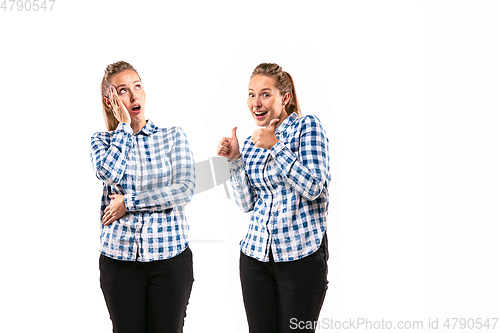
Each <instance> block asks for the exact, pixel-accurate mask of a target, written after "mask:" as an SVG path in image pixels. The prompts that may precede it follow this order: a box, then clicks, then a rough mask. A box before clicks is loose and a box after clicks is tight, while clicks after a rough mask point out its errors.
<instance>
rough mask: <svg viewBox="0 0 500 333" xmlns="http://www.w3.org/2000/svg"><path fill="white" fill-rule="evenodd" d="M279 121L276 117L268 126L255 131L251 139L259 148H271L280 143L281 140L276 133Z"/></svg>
mask: <svg viewBox="0 0 500 333" xmlns="http://www.w3.org/2000/svg"><path fill="white" fill-rule="evenodd" d="M277 122H279V119H278V118H275V119H273V120H271V121H270V122H269V125H268V126H267V127H266V128H259V129H257V130H255V131H254V132H253V134H252V138H251V139H252V142H253V144H254V145H255V146H256V147H257V148H264V149H271V148H272V147H273V146H274V145H275V144H276V143H278V141H279V140H278V138H277V137H276V134H275V133H274V131H275V130H276V126H277V125H275V124H276V123H277Z"/></svg>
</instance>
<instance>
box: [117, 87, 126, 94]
mask: <svg viewBox="0 0 500 333" xmlns="http://www.w3.org/2000/svg"><path fill="white" fill-rule="evenodd" d="M126 91H127V89H125V88H121V89H120V91H119V92H118V93H119V94H124V93H125V92H126Z"/></svg>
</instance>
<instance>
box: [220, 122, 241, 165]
mask: <svg viewBox="0 0 500 333" xmlns="http://www.w3.org/2000/svg"><path fill="white" fill-rule="evenodd" d="M236 129H237V127H234V128H233V130H232V131H231V137H230V138H227V137H224V138H222V139H221V140H220V141H219V144H218V145H217V155H219V156H223V157H227V158H228V159H229V161H230V162H232V161H234V160H237V159H238V158H240V157H241V153H240V145H239V143H238V138H237V137H236Z"/></svg>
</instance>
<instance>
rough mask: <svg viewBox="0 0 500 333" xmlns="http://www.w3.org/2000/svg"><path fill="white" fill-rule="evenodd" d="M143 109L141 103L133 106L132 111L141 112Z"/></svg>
mask: <svg viewBox="0 0 500 333" xmlns="http://www.w3.org/2000/svg"><path fill="white" fill-rule="evenodd" d="M140 111H141V106H140V105H134V106H133V107H132V112H140Z"/></svg>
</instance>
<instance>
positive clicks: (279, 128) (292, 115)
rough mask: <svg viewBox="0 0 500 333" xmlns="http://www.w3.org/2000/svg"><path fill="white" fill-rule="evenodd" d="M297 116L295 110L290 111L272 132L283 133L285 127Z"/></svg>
mask: <svg viewBox="0 0 500 333" xmlns="http://www.w3.org/2000/svg"><path fill="white" fill-rule="evenodd" d="M298 117H299V116H297V114H296V113H295V112H294V113H292V114H291V115H289V116H288V117H286V118H285V119H284V120H283V121H282V122H281V124H280V125H279V126H278V128H276V130H275V131H274V132H275V133H277V134H279V133H283V132H284V131H285V130H286V128H287V127H288V126H290V125H291V124H292V123H293V122H294V121H295V120H296V119H297V118H298Z"/></svg>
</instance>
